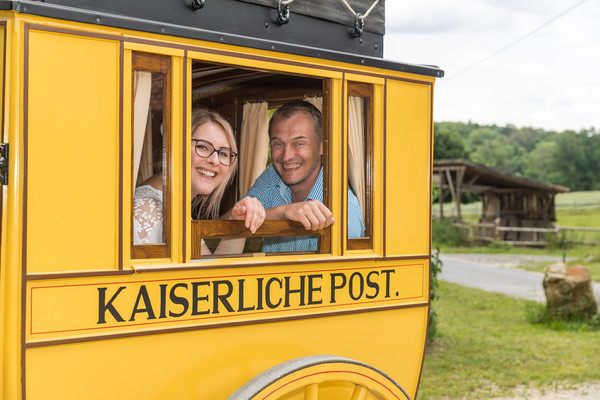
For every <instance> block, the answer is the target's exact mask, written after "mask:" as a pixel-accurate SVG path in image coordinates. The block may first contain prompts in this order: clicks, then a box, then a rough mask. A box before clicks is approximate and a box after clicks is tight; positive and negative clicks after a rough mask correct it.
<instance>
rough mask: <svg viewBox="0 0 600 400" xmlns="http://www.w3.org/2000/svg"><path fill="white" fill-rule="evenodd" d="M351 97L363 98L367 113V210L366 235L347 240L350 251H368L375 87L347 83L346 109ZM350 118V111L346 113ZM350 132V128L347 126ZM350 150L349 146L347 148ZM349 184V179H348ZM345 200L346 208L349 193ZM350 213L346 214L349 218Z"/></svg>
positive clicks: (370, 245) (371, 217)
mask: <svg viewBox="0 0 600 400" xmlns="http://www.w3.org/2000/svg"><path fill="white" fill-rule="evenodd" d="M350 97H362V98H363V99H364V100H365V101H364V113H365V115H364V116H365V202H364V205H365V210H364V215H365V218H364V221H363V223H364V233H363V237H362V238H353V239H350V238H348V239H347V249H348V250H367V249H372V248H373V204H374V203H373V194H374V179H373V173H374V171H375V166H374V157H373V151H374V143H373V140H374V135H373V122H374V121H373V120H374V118H373V117H374V116H373V110H374V108H373V99H374V85H373V84H371V83H364V82H354V81H348V82H347V98H346V108H347V110H348V109H349V103H350V102H349V99H350ZM346 115H347V116H349V111H348V112H346ZM346 122H347V123H348V121H346ZM347 131H349V126H347ZM346 150H348V146H346ZM346 167H347V168H350V166H349V160H348V157H346ZM346 182H348V179H346ZM344 199H345V203H346V206H347V205H348V191H347V190H346V191H345V193H344ZM347 215H348V213H346V218H347ZM347 233H348V224H347V223H346V235H345V236H346V237H347Z"/></svg>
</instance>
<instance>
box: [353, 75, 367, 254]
mask: <svg viewBox="0 0 600 400" xmlns="http://www.w3.org/2000/svg"><path fill="white" fill-rule="evenodd" d="M372 131H373V86H372V85H369V84H365V83H356V82H349V83H348V180H349V186H350V189H349V190H348V195H347V196H348V197H347V201H348V202H347V204H348V225H347V227H348V249H350V250H356V249H370V248H372V247H373V243H372V233H373V231H372V217H373V214H372V180H371V176H372V170H373V157H372V154H373V150H372V148H373V139H372V138H373V133H372ZM356 203H358V206H359V207H360V210H358V209H357V208H356ZM356 214H359V215H356ZM358 218H360V221H358ZM359 222H362V229H360V227H359V226H358V225H359Z"/></svg>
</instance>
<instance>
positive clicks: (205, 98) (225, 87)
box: [191, 62, 331, 259]
mask: <svg viewBox="0 0 600 400" xmlns="http://www.w3.org/2000/svg"><path fill="white" fill-rule="evenodd" d="M327 84H328V83H327V82H326V81H324V80H323V79H318V78H309V77H304V76H296V75H285V74H279V73H273V72H265V71H255V70H247V69H241V68H232V67H230V66H220V65H214V64H207V63H202V62H193V63H192V124H191V125H192V141H193V143H192V149H193V151H192V155H191V159H192V163H197V164H192V168H191V174H192V177H191V179H192V182H191V191H192V194H193V195H196V194H200V196H198V197H196V201H195V202H194V205H193V208H192V216H193V217H195V218H197V219H199V220H195V221H192V254H191V258H192V259H197V258H200V257H214V256H216V255H220V254H240V253H241V254H244V255H252V253H260V254H262V253H267V254H282V253H293V254H299V253H305V252H306V253H316V252H323V253H327V252H330V251H331V250H330V242H329V232H330V229H329V228H328V229H324V230H323V231H322V232H318V233H317V234H315V232H311V231H308V232H307V231H306V230H305V229H304V228H303V227H302V225H300V224H299V223H294V222H290V221H285V220H282V219H273V220H266V221H265V222H264V223H263V225H262V227H261V228H260V229H259V231H258V232H256V233H255V234H251V233H250V231H249V230H248V229H246V228H245V227H244V225H243V222H242V221H231V220H225V221H224V220H217V219H218V218H219V217H220V218H223V215H226V216H227V215H228V214H227V213H228V211H229V210H231V209H232V207H233V206H234V205H235V204H236V203H237V202H238V201H240V200H241V199H243V198H244V197H245V196H247V195H248V196H252V197H254V198H257V199H259V200H260V202H261V204H263V205H264V207H265V208H274V207H276V206H279V205H284V204H286V202H285V201H284V199H283V198H275V197H281V192H280V191H279V190H274V188H275V184H274V183H273V182H275V181H279V185H282V184H283V179H278V178H277V177H278V176H279V177H281V176H280V175H279V174H278V172H277V169H276V168H275V166H274V165H273V161H274V160H273V159H274V157H273V154H274V152H273V150H272V141H271V140H270V137H269V132H268V127H269V120H270V116H271V115H272V113H273V112H274V111H275V110H277V109H278V108H280V107H282V106H283V105H284V104H285V103H287V102H289V101H290V100H306V101H307V102H309V103H310V104H312V106H314V107H316V109H318V110H320V109H321V108H322V107H323V106H322V104H323V103H324V102H323V97H322V96H323V93H324V92H327V91H324V85H327ZM202 109H204V110H205V111H202V112H204V113H206V112H210V113H212V112H216V113H217V114H218V115H219V116H217V117H214V118H209V120H212V121H213V122H215V118H216V120H217V121H216V127H217V128H218V129H217V130H218V131H219V132H220V135H217V136H214V135H213V136H210V135H212V134H214V131H212V133H209V132H208V130H207V132H202V130H201V129H200V128H198V125H197V124H196V121H195V120H194V118H195V116H196V115H197V113H198V112H199V110H202ZM207 110H208V111H207ZM318 112H319V113H320V111H318ZM322 114H323V127H324V128H323V134H322V138H319V141H321V140H322V142H323V150H324V151H323V157H321V155H320V154H319V153H318V154H317V155H316V157H315V162H316V163H318V164H319V168H317V172H319V171H320V164H321V159H323V166H324V170H323V174H322V175H321V177H317V176H315V179H317V180H318V181H319V184H317V186H319V189H318V190H319V192H320V194H319V197H320V198H322V201H323V203H324V204H326V205H327V206H329V204H328V197H327V193H326V191H327V185H328V183H327V182H328V177H327V162H326V153H327V151H326V149H327V132H328V131H329V128H328V126H329V125H328V116H327V113H326V112H325V113H322ZM220 117H222V118H223V119H224V120H225V121H227V123H228V124H229V125H231V131H232V132H233V140H232V139H231V138H230V135H229V133H228V132H227V131H228V130H229V128H228V127H226V126H225V127H224V125H225V124H222V123H221V122H219V121H218V119H219V118H220ZM214 126H215V124H213V127H214ZM311 126H312V125H311ZM207 142H210V146H208V149H206V148H205V147H204V146H207V145H208V143H207ZM198 144H200V145H201V147H200V148H199V147H197V146H198ZM315 145H316V146H317V148H318V149H319V150H318V151H320V142H319V143H315ZM213 148H214V149H217V148H221V149H226V150H227V152H228V153H229V154H231V153H236V154H237V155H236V157H235V158H236V159H235V163H233V162H232V163H231V165H226V164H230V162H229V160H224V161H225V162H223V160H221V156H219V157H217V156H216V155H214V154H211V150H212V149H213ZM198 151H199V153H198ZM209 156H210V157H211V158H212V161H210V162H211V163H212V164H211V167H210V168H209V167H206V168H204V166H206V165H207V163H208V161H207V160H208V159H207V158H203V157H209ZM232 167H233V168H232ZM235 168H237V172H236V173H235V175H234V176H233V177H232V179H231V180H229V179H226V180H225V182H224V183H227V182H228V181H230V182H231V183H230V184H229V185H224V187H223V192H222V195H221V194H220V193H219V192H218V190H219V188H217V187H215V188H208V186H207V185H204V186H202V187H200V186H198V190H197V189H195V185H197V184H199V183H200V181H201V180H203V179H204V178H205V177H206V175H212V173H213V172H214V173H215V176H216V177H219V176H224V175H225V174H227V173H229V172H230V171H231V170H232V169H235ZM219 171H221V172H219ZM195 172H199V173H200V175H198V176H196V175H195ZM202 174H204V175H202ZM219 174H221V175H219ZM195 179H197V180H198V182H196V181H195ZM321 186H322V187H323V189H321ZM278 187H281V186H278ZM204 189H210V191H211V193H212V198H207V199H206V201H208V202H211V201H212V202H214V201H215V199H216V198H218V196H221V198H220V201H219V206H220V207H219V211H218V215H215V214H211V213H210V212H207V209H206V207H210V206H211V205H210V204H206V203H205V204H204V205H203V206H201V207H200V208H198V204H199V203H200V201H202V196H206V193H203V192H201V190H204ZM282 190H283V192H285V188H283V189H282ZM323 190H324V191H325V193H323ZM217 195H218V196H217ZM286 196H288V197H290V198H291V197H292V196H291V194H287V195H285V194H284V196H283V197H286ZM199 199H200V201H199ZM287 200H289V199H287ZM287 204H289V203H287ZM307 233H309V234H310V235H307ZM236 241H237V242H236Z"/></svg>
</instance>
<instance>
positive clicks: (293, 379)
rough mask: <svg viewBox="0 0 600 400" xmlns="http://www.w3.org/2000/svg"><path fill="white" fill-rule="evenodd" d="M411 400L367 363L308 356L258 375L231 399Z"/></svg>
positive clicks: (229, 399) (392, 381) (230, 398)
mask: <svg viewBox="0 0 600 400" xmlns="http://www.w3.org/2000/svg"><path fill="white" fill-rule="evenodd" d="M318 399H321V400H323V399H326V400H406V399H408V400H410V397H409V396H408V394H407V393H406V392H405V391H404V389H402V387H400V385H398V384H397V383H396V382H395V381H394V380H393V379H392V378H390V377H389V376H387V375H385V374H384V373H383V372H381V371H379V370H378V369H376V368H373V367H371V366H369V365H367V364H364V363H361V362H358V361H354V360H351V359H348V358H343V357H335V356H308V357H301V358H297V359H295V360H290V361H287V362H284V363H282V364H279V365H277V366H275V367H273V368H271V369H269V370H267V371H265V372H263V373H262V374H260V375H258V376H256V377H254V378H253V379H251V380H250V381H248V382H247V383H246V384H245V385H243V386H242V387H240V388H239V389H238V390H237V391H236V392H235V393H233V394H232V395H231V396H230V397H229V398H228V399H227V400H318Z"/></svg>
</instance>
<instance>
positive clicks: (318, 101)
mask: <svg viewBox="0 0 600 400" xmlns="http://www.w3.org/2000/svg"><path fill="white" fill-rule="evenodd" d="M304 101H307V102H309V103H310V104H312V105H313V106H315V107H317V109H318V110H319V111H321V112H323V98H322V97H305V98H304Z"/></svg>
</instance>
